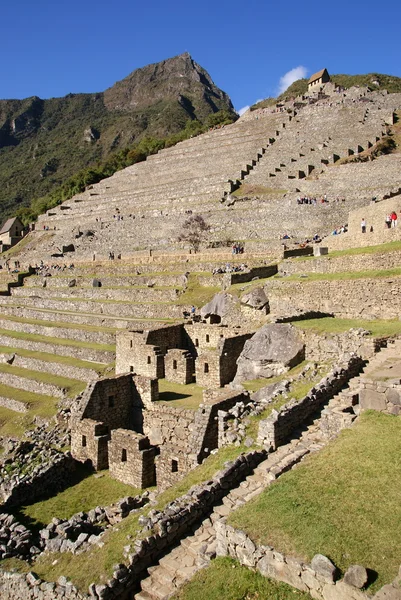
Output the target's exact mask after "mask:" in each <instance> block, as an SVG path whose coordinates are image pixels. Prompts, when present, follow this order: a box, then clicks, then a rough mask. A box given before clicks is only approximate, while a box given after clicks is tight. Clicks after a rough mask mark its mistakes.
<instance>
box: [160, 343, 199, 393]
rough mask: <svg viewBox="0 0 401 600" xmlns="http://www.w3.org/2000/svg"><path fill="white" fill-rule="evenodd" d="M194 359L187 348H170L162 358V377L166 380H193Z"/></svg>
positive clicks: (175, 381)
mask: <svg viewBox="0 0 401 600" xmlns="http://www.w3.org/2000/svg"><path fill="white" fill-rule="evenodd" d="M194 372H195V361H194V358H193V356H192V354H191V353H190V352H188V350H179V349H177V348H172V349H171V350H168V351H167V354H166V356H165V358H164V377H165V378H166V379H167V381H172V382H174V383H180V384H184V385H186V384H188V383H192V382H193V380H194Z"/></svg>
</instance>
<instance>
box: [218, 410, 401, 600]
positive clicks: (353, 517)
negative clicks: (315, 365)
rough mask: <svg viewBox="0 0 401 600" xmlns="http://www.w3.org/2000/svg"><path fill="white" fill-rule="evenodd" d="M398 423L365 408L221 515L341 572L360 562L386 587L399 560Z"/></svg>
mask: <svg viewBox="0 0 401 600" xmlns="http://www.w3.org/2000/svg"><path fill="white" fill-rule="evenodd" d="M400 455H401V419H400V418H398V417H393V416H390V415H384V414H382V413H378V412H373V411H368V412H366V413H364V414H362V416H361V417H360V419H359V421H358V423H357V424H356V425H355V426H354V427H353V428H352V429H348V430H344V431H343V432H342V433H341V434H340V436H339V438H338V439H337V440H335V441H334V442H332V443H331V444H329V445H328V446H327V447H326V448H324V449H323V450H322V451H321V452H320V453H319V454H314V455H312V456H310V457H309V458H308V459H307V460H306V461H305V462H304V463H302V464H301V465H299V466H298V467H297V469H294V470H293V471H290V472H288V473H285V474H284V475H283V476H282V477H280V478H279V480H278V481H277V482H275V483H273V484H272V485H271V486H270V487H269V488H267V489H266V490H265V491H264V492H262V494H261V495H260V496H259V497H258V498H257V499H255V500H251V501H250V502H249V503H248V504H247V505H246V506H244V507H241V508H240V509H238V510H237V511H235V512H234V513H232V515H231V516H230V517H229V523H230V524H231V525H233V526H234V527H236V528H240V529H243V530H245V531H246V532H247V533H248V534H249V535H250V536H251V538H252V539H253V540H254V541H256V542H257V543H261V544H266V545H270V546H273V547H274V548H276V549H277V550H279V551H282V552H284V553H285V554H287V555H297V556H299V557H302V558H303V559H305V560H307V561H310V560H311V558H312V557H313V556H314V555H315V554H316V553H321V554H324V555H326V556H328V557H329V558H330V559H331V560H333V561H334V563H335V564H336V565H337V566H338V567H339V568H340V569H341V571H342V572H344V571H345V570H346V569H347V568H348V566H349V565H352V564H361V565H363V566H365V567H366V568H368V569H372V570H374V571H376V572H377V573H378V578H377V580H376V581H375V583H374V586H373V589H374V590H376V589H377V588H378V587H380V586H381V585H383V584H384V583H388V582H390V581H391V580H392V579H393V578H394V577H395V576H396V574H397V572H398V568H399V565H400V562H401V550H400V549H401V528H400V526H399V524H400V522H401V503H400V489H401V470H400Z"/></svg>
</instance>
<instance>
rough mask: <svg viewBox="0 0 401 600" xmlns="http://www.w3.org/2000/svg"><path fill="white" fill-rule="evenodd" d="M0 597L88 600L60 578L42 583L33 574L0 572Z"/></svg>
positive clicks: (30, 599) (17, 599) (85, 595)
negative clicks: (55, 581) (52, 581)
mask: <svg viewBox="0 0 401 600" xmlns="http://www.w3.org/2000/svg"><path fill="white" fill-rule="evenodd" d="M0 596H1V598H2V600H21V599H22V598H23V599H24V600H61V599H62V598H69V599H70V600H83V599H86V598H89V596H87V594H81V593H80V592H78V590H77V589H76V588H75V587H74V586H73V585H72V583H70V582H68V581H67V579H66V578H65V577H60V578H59V579H58V582H57V583H49V582H47V581H43V580H42V579H41V578H40V577H38V576H37V575H36V574H35V573H27V574H25V573H24V574H19V573H10V572H8V571H3V570H0Z"/></svg>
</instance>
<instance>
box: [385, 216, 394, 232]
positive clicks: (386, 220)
mask: <svg viewBox="0 0 401 600" xmlns="http://www.w3.org/2000/svg"><path fill="white" fill-rule="evenodd" d="M391 221H392V219H391V214H388V215H387V216H386V218H385V221H384V222H385V224H386V225H387V229H390V227H391Z"/></svg>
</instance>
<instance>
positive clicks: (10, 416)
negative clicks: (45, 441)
mask: <svg viewBox="0 0 401 600" xmlns="http://www.w3.org/2000/svg"><path fill="white" fill-rule="evenodd" d="M0 396H4V397H6V398H12V399H13V400H17V401H18V402H23V403H25V404H27V405H28V406H29V409H28V411H27V412H26V413H17V412H15V411H13V410H10V409H8V408H4V407H3V406H0V436H1V435H4V436H15V437H22V436H23V435H24V434H25V433H26V432H27V431H28V430H29V429H32V428H33V427H34V419H35V417H42V418H45V419H47V418H50V417H53V416H54V415H55V414H56V412H57V405H58V402H59V398H54V397H53V396H46V395H45V394H35V393H33V392H26V391H24V390H19V389H17V388H13V387H9V386H7V385H3V384H0Z"/></svg>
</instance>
